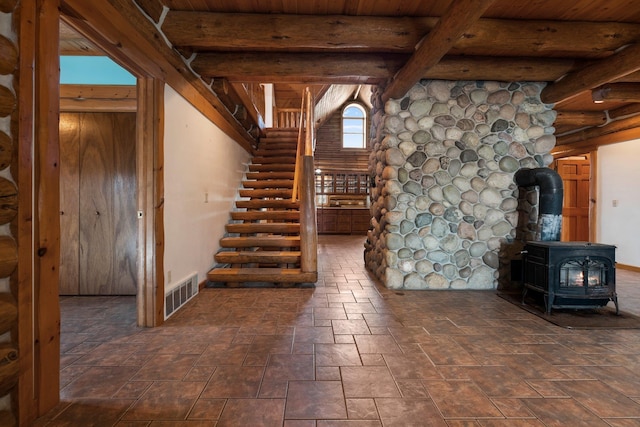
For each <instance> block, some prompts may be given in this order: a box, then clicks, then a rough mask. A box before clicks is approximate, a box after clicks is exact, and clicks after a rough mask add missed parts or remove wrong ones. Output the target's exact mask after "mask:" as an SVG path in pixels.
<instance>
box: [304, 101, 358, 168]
mask: <svg viewBox="0 0 640 427" xmlns="http://www.w3.org/2000/svg"><path fill="white" fill-rule="evenodd" d="M343 107H344V106H342V107H340V108H339V109H337V110H336V111H335V112H334V113H333V114H332V115H331V117H330V118H329V119H327V120H326V121H325V122H324V124H323V125H322V126H320V128H318V130H317V132H316V151H315V153H314V163H315V167H316V168H320V169H323V170H330V169H341V170H352V171H354V172H357V171H363V172H367V171H368V165H369V150H368V149H366V150H359V149H354V148H347V149H344V148H342V108H343ZM363 107H364V108H365V111H368V110H369V109H368V108H367V107H366V106H363ZM367 122H368V123H369V122H370V120H369V116H367ZM368 128H369V126H368V125H367V129H368Z"/></svg>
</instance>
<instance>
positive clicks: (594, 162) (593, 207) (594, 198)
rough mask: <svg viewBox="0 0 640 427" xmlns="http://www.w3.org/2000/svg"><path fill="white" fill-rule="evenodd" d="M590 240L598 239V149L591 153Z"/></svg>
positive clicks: (595, 240)
mask: <svg viewBox="0 0 640 427" xmlns="http://www.w3.org/2000/svg"><path fill="white" fill-rule="evenodd" d="M589 173H590V174H591V176H590V177H589V241H590V242H597V241H598V179H599V176H598V150H593V151H591V152H590V153H589Z"/></svg>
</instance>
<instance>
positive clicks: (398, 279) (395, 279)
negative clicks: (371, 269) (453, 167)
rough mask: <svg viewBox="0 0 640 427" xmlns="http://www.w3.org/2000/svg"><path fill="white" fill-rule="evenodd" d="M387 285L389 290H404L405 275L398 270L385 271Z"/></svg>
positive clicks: (389, 269)
mask: <svg viewBox="0 0 640 427" xmlns="http://www.w3.org/2000/svg"><path fill="white" fill-rule="evenodd" d="M384 278H385V285H386V287H387V288H389V289H402V286H403V285H404V274H403V273H402V271H400V270H398V269H396V268H387V269H386V270H385V271H384Z"/></svg>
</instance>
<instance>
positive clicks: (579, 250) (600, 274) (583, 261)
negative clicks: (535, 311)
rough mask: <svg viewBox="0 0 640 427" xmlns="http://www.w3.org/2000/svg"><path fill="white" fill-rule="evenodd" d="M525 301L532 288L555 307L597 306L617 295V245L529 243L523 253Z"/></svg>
mask: <svg viewBox="0 0 640 427" xmlns="http://www.w3.org/2000/svg"><path fill="white" fill-rule="evenodd" d="M522 254H523V256H522V263H523V265H522V268H523V272H522V273H523V285H524V287H523V291H522V302H523V304H524V299H525V297H526V295H527V292H528V291H529V290H532V291H536V292H539V293H541V294H542V295H543V296H544V303H545V308H546V311H547V314H550V313H551V309H552V308H576V309H577V308H596V307H602V306H605V305H607V303H608V302H609V301H613V303H614V304H615V307H616V314H618V297H617V295H616V271H615V246H612V245H604V244H599V243H588V242H557V241H552V242H543V241H540V242H528V243H527V244H526V245H525V247H524V250H523V252H522Z"/></svg>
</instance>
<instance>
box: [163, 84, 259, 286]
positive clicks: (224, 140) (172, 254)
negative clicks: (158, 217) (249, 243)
mask: <svg viewBox="0 0 640 427" xmlns="http://www.w3.org/2000/svg"><path fill="white" fill-rule="evenodd" d="M164 122H165V129H164V132H165V134H164V188H165V192H164V197H165V198H164V224H165V230H164V232H165V251H164V271H165V291H168V290H170V289H172V288H174V287H175V286H177V285H178V284H179V283H180V282H181V281H182V280H184V279H186V278H187V277H188V276H190V275H191V274H192V273H194V272H197V273H198V282H201V281H203V280H205V278H206V274H207V272H208V271H209V269H210V268H211V267H212V266H213V264H214V260H213V255H214V254H215V252H216V251H217V250H218V249H219V246H220V245H219V239H220V237H222V236H223V235H224V226H225V224H226V223H227V221H228V219H229V212H230V210H231V209H232V208H233V203H234V201H235V199H236V194H237V190H238V187H239V185H240V182H241V180H242V176H243V172H244V170H245V167H246V164H247V163H248V162H249V160H250V156H249V154H248V153H247V152H246V151H245V150H244V149H242V148H241V147H240V146H239V145H238V144H237V143H236V142H234V141H233V139H231V138H230V137H229V136H227V135H226V134H225V133H224V132H222V131H221V130H220V129H219V128H218V127H217V126H216V125H215V124H213V123H212V122H211V121H209V120H208V119H207V118H206V117H205V116H203V115H202V114H201V113H200V112H198V111H197V110H196V109H195V108H193V107H192V106H191V105H190V104H189V103H188V102H187V101H186V100H185V99H184V98H182V97H181V96H180V95H179V94H177V93H176V92H175V91H174V90H173V89H171V88H170V87H169V86H166V88H165V120H164ZM169 275H170V276H171V277H170V278H169Z"/></svg>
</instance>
